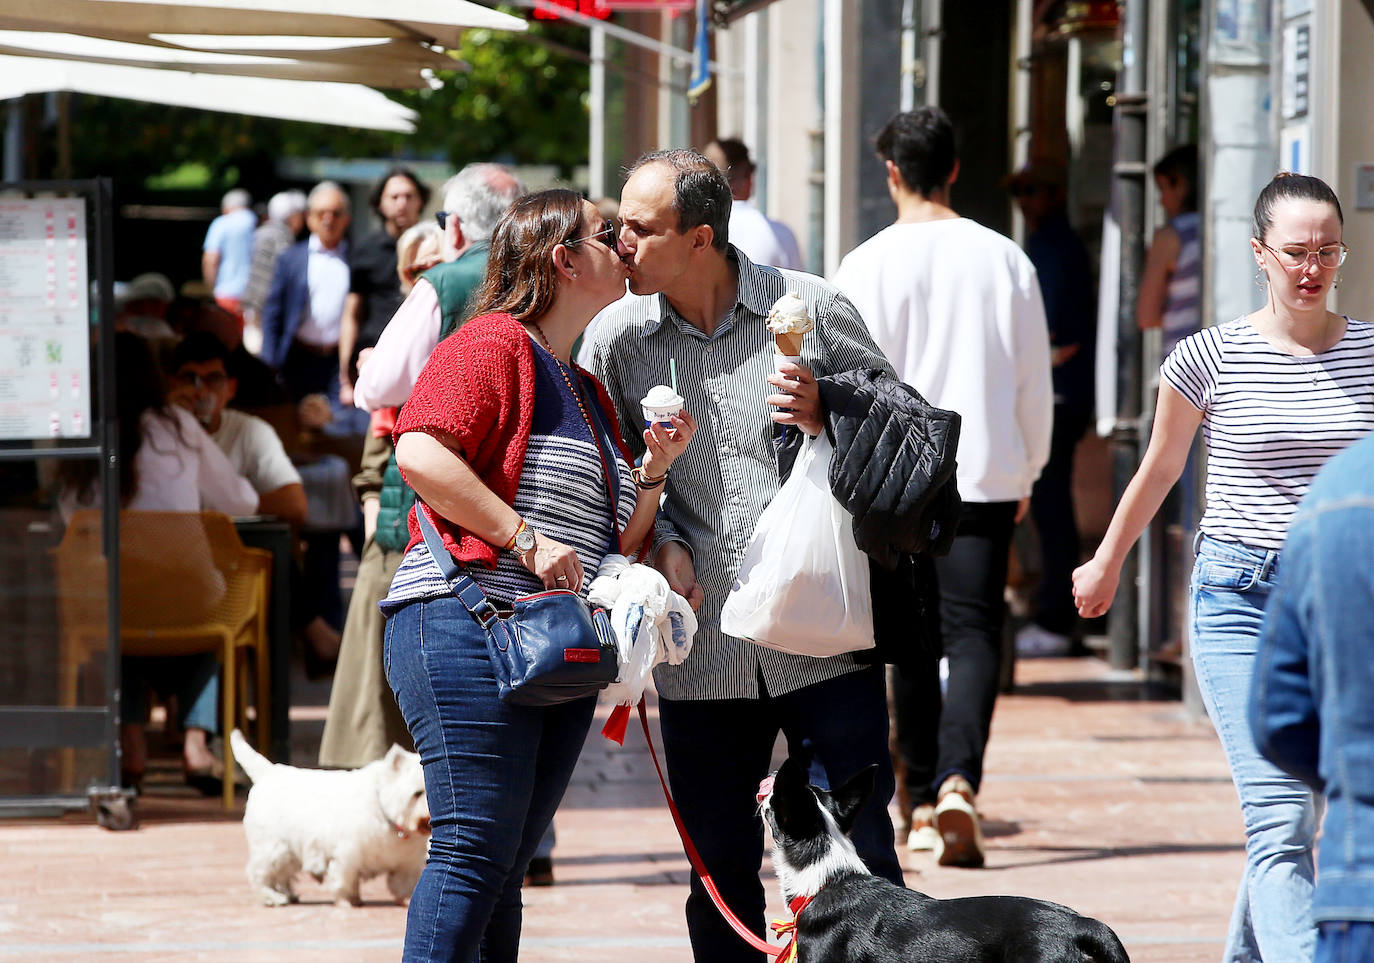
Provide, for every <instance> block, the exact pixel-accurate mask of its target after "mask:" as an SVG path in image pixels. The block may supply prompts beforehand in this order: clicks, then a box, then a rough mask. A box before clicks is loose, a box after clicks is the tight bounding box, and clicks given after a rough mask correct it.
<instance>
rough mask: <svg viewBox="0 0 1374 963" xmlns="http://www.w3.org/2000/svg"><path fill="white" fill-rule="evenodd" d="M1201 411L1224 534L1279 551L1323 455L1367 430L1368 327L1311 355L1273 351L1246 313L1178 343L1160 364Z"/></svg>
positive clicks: (1371, 382) (1215, 509)
mask: <svg viewBox="0 0 1374 963" xmlns="http://www.w3.org/2000/svg"><path fill="white" fill-rule="evenodd" d="M1160 374H1161V375H1162V376H1163V378H1164V380H1165V381H1166V382H1168V384H1169V385H1170V386H1171V387H1173V388H1174V389H1175V390H1176V391H1178V393H1179V394H1181V395H1182V396H1183V397H1184V398H1186V399H1187V400H1188V402H1189V403H1190V404H1192V405H1193V406H1194V407H1195V408H1197V409H1198V410H1200V411H1201V412H1202V431H1203V437H1204V438H1205V440H1206V442H1207V509H1206V511H1205V513H1204V514H1203V516H1202V521H1201V523H1200V524H1199V528H1200V529H1201V530H1202V532H1203V533H1205V534H1207V535H1210V536H1212V537H1213V538H1217V539H1220V540H1222V541H1230V542H1241V543H1242V544H1245V545H1249V546H1251V547H1253V548H1260V549H1275V550H1276V549H1279V548H1281V547H1282V546H1283V541H1284V538H1285V537H1286V536H1287V534H1288V525H1289V522H1291V521H1292V518H1293V514H1294V512H1295V511H1296V510H1297V507H1298V502H1299V501H1301V500H1302V496H1303V495H1305V494H1306V493H1307V488H1308V485H1310V484H1311V482H1312V478H1313V476H1314V475H1316V474H1317V470H1318V469H1319V468H1321V466H1322V465H1323V464H1325V463H1326V460H1327V459H1328V458H1330V457H1331V456H1332V455H1334V454H1336V452H1338V451H1340V450H1341V449H1343V448H1345V447H1347V446H1348V445H1350V444H1351V443H1352V442H1355V441H1358V440H1359V439H1360V438H1363V437H1364V436H1365V435H1367V434H1369V433H1370V431H1371V430H1374V325H1371V324H1369V323H1368V322H1365V321H1356V320H1353V319H1347V320H1346V332H1345V336H1344V337H1343V338H1341V340H1340V341H1339V342H1337V343H1336V344H1335V345H1334V346H1333V347H1332V348H1330V349H1329V350H1327V351H1324V352H1322V353H1321V354H1318V355H1314V356H1312V357H1310V358H1299V357H1296V356H1294V355H1291V354H1287V353H1286V352H1283V351H1280V350H1278V349H1277V348H1275V347H1274V346H1273V345H1271V344H1270V343H1269V342H1268V341H1266V340H1265V339H1264V338H1263V337H1261V335H1260V333H1259V332H1258V331H1256V330H1255V328H1254V326H1253V325H1252V324H1251V323H1250V322H1249V321H1248V320H1247V319H1246V318H1244V317H1241V318H1237V319H1235V320H1234V321H1228V322H1227V323H1225V324H1219V325H1216V326H1214V327H1210V328H1204V329H1203V330H1202V331H1199V332H1198V333H1197V334H1194V335H1192V336H1190V337H1188V338H1185V339H1184V340H1183V341H1181V342H1180V343H1179V345H1178V347H1177V348H1175V349H1174V351H1173V352H1172V353H1171V354H1170V355H1169V357H1167V358H1165V359H1164V364H1163V365H1162V366H1161V368H1160Z"/></svg>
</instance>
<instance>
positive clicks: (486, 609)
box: [415, 499, 500, 629]
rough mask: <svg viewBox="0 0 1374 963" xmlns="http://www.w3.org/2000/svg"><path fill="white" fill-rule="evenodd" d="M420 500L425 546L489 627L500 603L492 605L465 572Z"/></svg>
mask: <svg viewBox="0 0 1374 963" xmlns="http://www.w3.org/2000/svg"><path fill="white" fill-rule="evenodd" d="M420 505H421V502H420V500H419V499H416V500H415V518H416V519H417V520H418V521H419V523H420V535H421V537H422V538H424V540H425V547H426V548H428V549H429V554H430V555H432V556H433V557H434V563H435V564H436V565H438V566H439V571H440V572H441V573H442V574H443V576H444V580H445V581H446V582H448V584H449V588H451V589H452V590H453V594H454V596H455V597H456V598H457V599H458V601H460V602H462V603H463V608H465V609H467V610H468V611H469V612H471V613H472V617H473V618H474V619H476V620H477V624H478V625H480V626H482V628H484V629H485V628H487V627H488V626H489V625H491V623H492V622H493V621H494V620H495V619H496V617H497V616H498V615H499V614H500V613H498V612H497V611H496V606H494V605H492V604H491V599H489V598H487V593H486V592H483V591H482V586H480V585H478V584H477V583H476V582H474V581H473V580H472V577H471V576H470V575H468V574H467V573H466V572H464V571H463V569H462V567H461V566H459V564H458V563H457V562H455V561H454V560H453V556H452V555H450V554H449V552H448V549H446V548H444V540H443V539H442V538H440V537H439V532H438V530H437V529H436V528H435V527H434V523H433V522H431V521H430V520H429V516H427V515H426V514H425V513H424V510H423V509H421V507H420Z"/></svg>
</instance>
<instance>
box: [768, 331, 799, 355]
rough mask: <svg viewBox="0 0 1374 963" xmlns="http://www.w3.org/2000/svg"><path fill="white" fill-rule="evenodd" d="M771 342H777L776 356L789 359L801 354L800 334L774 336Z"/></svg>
mask: <svg viewBox="0 0 1374 963" xmlns="http://www.w3.org/2000/svg"><path fill="white" fill-rule="evenodd" d="M773 340H774V341H776V342H777V346H778V354H784V355H787V356H788V357H791V358H795V357H796V356H797V355H799V354H801V347H802V336H801V335H800V334H775V335H773Z"/></svg>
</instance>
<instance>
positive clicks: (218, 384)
mask: <svg viewBox="0 0 1374 963" xmlns="http://www.w3.org/2000/svg"><path fill="white" fill-rule="evenodd" d="M176 380H177V381H178V382H180V383H181V384H184V385H186V386H187V387H188V388H199V387H200V386H201V385H204V386H205V387H207V388H209V389H210V390H212V391H218V390H219V389H220V388H223V387H224V383H225V382H226V381H228V380H229V376H228V375H227V374H225V373H224V372H223V371H211V372H210V373H209V374H200V373H199V372H196V371H179V372H177V374H176Z"/></svg>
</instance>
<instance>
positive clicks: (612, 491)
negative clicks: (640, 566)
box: [569, 366, 622, 553]
mask: <svg viewBox="0 0 1374 963" xmlns="http://www.w3.org/2000/svg"><path fill="white" fill-rule="evenodd" d="M573 374H575V375H577V382H576V385H575V386H574V385H569V387H571V388H572V389H573V390H574V391H575V392H577V393H578V395H579V396H581V398H582V407H583V409H584V410H585V411H586V412H587V416H588V417H589V418H590V419H591V421H592V424H590V425H588V426H587V427H588V428H589V429H590V430H591V435H592V441H593V442H594V443H595V444H596V453H597V455H598V456H599V457H600V458H601V472H602V474H603V475H604V476H605V478H606V494H607V496H609V498H610V500H611V501H610V511H611V531H612V533H614V538H613V539H612V541H611V549H612V550H613V551H615V552H617V553H619V552H620V550H621V547H622V546H621V544H620V469H619V468H618V467H617V466H616V461H615V450H616V449H615V441H614V439H613V437H612V435H611V432H610V428H609V427H608V426H607V424H606V413H605V412H604V411H602V410H601V401H600V400H599V399H598V397H597V395H596V392H591V397H589V398H587V397H585V396H586V395H587V394H588V392H587V390H586V382H585V381H584V380H583V377H582V371H581V369H579V368H577V367H576V366H574V367H573Z"/></svg>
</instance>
